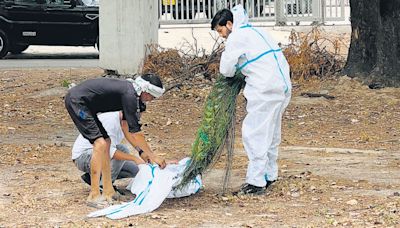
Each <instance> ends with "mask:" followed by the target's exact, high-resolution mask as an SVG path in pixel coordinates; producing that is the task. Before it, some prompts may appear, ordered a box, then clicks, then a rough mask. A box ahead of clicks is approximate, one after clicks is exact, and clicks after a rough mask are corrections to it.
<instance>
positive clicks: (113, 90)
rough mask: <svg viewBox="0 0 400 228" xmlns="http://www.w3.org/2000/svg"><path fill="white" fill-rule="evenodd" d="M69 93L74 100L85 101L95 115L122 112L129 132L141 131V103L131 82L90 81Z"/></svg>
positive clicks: (103, 79)
mask: <svg viewBox="0 0 400 228" xmlns="http://www.w3.org/2000/svg"><path fill="white" fill-rule="evenodd" d="M69 93H70V96H71V99H72V100H79V101H83V102H84V104H85V105H86V106H87V107H88V108H89V110H90V111H91V112H92V114H93V115H96V114H97V113H100V112H112V111H120V110H122V112H123V119H126V121H127V122H128V126H129V132H132V133H135V132H139V131H140V130H141V129H140V128H141V124H140V123H139V115H138V112H139V110H140V103H141V101H140V99H139V97H138V95H137V94H136V91H135V89H134V88H133V85H132V83H131V82H129V81H127V80H124V79H115V78H96V79H89V80H87V81H84V82H82V83H81V84H79V85H77V86H75V87H73V88H71V90H70V91H69ZM142 105H143V104H142Z"/></svg>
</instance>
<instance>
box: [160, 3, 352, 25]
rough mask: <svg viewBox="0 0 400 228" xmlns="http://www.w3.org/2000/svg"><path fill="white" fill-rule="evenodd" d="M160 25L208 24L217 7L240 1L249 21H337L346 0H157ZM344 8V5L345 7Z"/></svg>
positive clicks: (343, 11)
mask: <svg viewBox="0 0 400 228" xmlns="http://www.w3.org/2000/svg"><path fill="white" fill-rule="evenodd" d="M158 2H159V19H160V24H196V23H209V22H210V20H211V19H212V17H213V16H214V15H215V13H216V12H217V11H218V10H219V9H223V8H229V9H231V8H232V7H234V6H235V5H237V4H242V5H243V6H244V8H245V9H246V11H247V13H248V15H249V17H250V20H251V21H253V22H254V21H259V22H268V21H269V22H276V24H285V23H286V22H289V21H296V22H297V21H311V22H325V21H341V20H343V21H344V20H345V7H346V5H345V4H346V3H347V2H348V0H159V1H158ZM347 7H348V6H347Z"/></svg>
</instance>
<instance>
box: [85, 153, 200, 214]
mask: <svg viewBox="0 0 400 228" xmlns="http://www.w3.org/2000/svg"><path fill="white" fill-rule="evenodd" d="M188 161H189V158H185V159H182V160H181V161H180V162H179V163H178V164H170V165H167V167H166V168H165V169H160V168H159V167H158V166H157V165H151V164H145V165H139V172H138V174H137V175H136V177H135V178H134V179H133V180H132V182H131V183H130V184H129V185H128V189H130V190H131V192H132V193H133V194H134V195H136V198H135V199H134V200H133V201H131V202H127V203H123V204H120V205H113V206H110V207H107V208H105V209H102V210H98V211H95V212H92V213H90V214H89V215H88V217H99V216H106V217H107V218H110V219H120V218H125V217H128V216H132V215H138V214H144V213H148V212H152V211H154V210H155V209H157V208H158V207H159V206H160V205H161V203H162V202H163V201H164V200H165V199H166V198H167V197H168V198H178V197H184V196H189V195H192V194H195V193H197V192H198V191H199V190H200V188H201V186H202V182H201V177H200V175H199V176H197V177H196V178H195V179H194V180H192V181H191V182H189V183H188V184H187V185H186V186H185V187H183V188H182V189H173V187H175V186H177V185H178V184H179V183H180V181H181V180H182V173H183V171H184V169H185V167H186V165H187V163H188Z"/></svg>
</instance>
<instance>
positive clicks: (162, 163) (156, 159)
mask: <svg viewBox="0 0 400 228" xmlns="http://www.w3.org/2000/svg"><path fill="white" fill-rule="evenodd" d="M152 162H154V163H157V164H158V166H160V168H161V169H164V168H165V166H167V163H166V162H165V159H163V158H160V157H158V156H154V157H153V159H152Z"/></svg>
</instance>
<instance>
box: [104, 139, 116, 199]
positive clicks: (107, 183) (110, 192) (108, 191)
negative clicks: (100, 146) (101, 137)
mask: <svg viewBox="0 0 400 228" xmlns="http://www.w3.org/2000/svg"><path fill="white" fill-rule="evenodd" d="M105 141H106V144H107V146H106V148H105V153H104V157H103V158H104V159H103V161H102V170H101V171H102V180H103V196H104V198H105V199H106V200H107V201H108V202H112V197H113V196H114V194H115V191H114V188H113V186H112V180H111V165H110V160H111V158H110V145H111V140H110V139H109V138H108V139H106V140H105Z"/></svg>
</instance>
